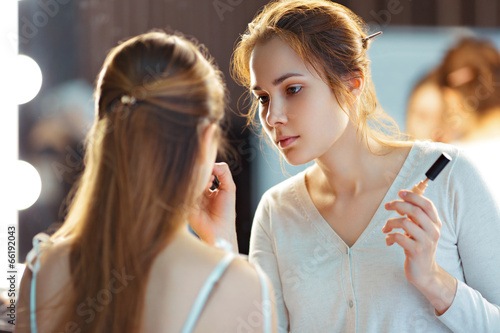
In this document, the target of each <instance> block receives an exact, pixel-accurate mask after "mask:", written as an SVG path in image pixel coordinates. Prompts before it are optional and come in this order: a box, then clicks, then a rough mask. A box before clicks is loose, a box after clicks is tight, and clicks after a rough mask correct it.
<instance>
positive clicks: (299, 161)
mask: <svg viewBox="0 0 500 333" xmlns="http://www.w3.org/2000/svg"><path fill="white" fill-rule="evenodd" d="M281 156H283V158H284V159H285V161H286V162H287V163H288V164H290V165H293V166H299V165H304V164H307V163H309V162H311V161H312V160H314V158H312V157H310V156H304V155H300V154H293V153H291V152H290V153H287V154H284V153H282V154H281Z"/></svg>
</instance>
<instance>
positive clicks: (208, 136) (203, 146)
mask: <svg viewBox="0 0 500 333" xmlns="http://www.w3.org/2000/svg"><path fill="white" fill-rule="evenodd" d="M216 131H217V124H214V123H210V124H209V125H207V126H205V128H204V129H203V133H202V134H201V138H200V140H201V142H200V158H201V160H202V161H203V162H205V161H206V160H207V158H212V154H213V150H214V140H215V132H216ZM215 151H217V149H216V148H215Z"/></svg>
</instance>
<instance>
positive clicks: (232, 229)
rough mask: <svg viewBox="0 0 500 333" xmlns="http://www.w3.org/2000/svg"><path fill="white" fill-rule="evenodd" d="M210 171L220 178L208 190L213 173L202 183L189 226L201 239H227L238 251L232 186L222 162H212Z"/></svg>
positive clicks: (226, 166) (234, 198) (209, 240)
mask: <svg viewBox="0 0 500 333" xmlns="http://www.w3.org/2000/svg"><path fill="white" fill-rule="evenodd" d="M212 174H213V175H215V176H217V178H218V179H219V181H220V185H219V187H218V188H217V189H216V190H214V191H211V190H210V187H211V186H212V181H213V180H214V176H213V175H212V177H211V178H210V181H209V183H208V184H207V185H206V188H205V191H204V192H203V194H202V196H201V198H200V200H199V202H198V204H197V205H196V206H195V207H193V209H192V211H191V214H190V217H189V225H190V226H191V228H192V229H193V230H194V232H195V233H196V234H197V235H198V236H199V237H200V238H201V239H202V240H203V241H205V242H207V243H209V244H214V243H215V241H216V239H217V238H223V239H225V240H227V241H228V242H229V243H231V245H232V246H233V250H234V251H236V252H237V251H238V244H237V239H236V226H235V221H236V185H235V184H234V181H233V177H232V176H231V171H230V170H229V166H228V165H227V164H226V163H215V165H214V169H213V171H212Z"/></svg>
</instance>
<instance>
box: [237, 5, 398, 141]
mask: <svg viewBox="0 0 500 333" xmlns="http://www.w3.org/2000/svg"><path fill="white" fill-rule="evenodd" d="M367 32H368V29H367V27H366V25H365V24H364V22H363V21H362V19H361V18H359V17H358V16H356V15H355V14H354V13H353V12H352V11H350V10H349V9H348V8H346V7H344V6H342V5H339V4H337V3H334V2H330V1H326V0H286V1H285V0H283V1H273V2H271V3H269V4H267V5H266V6H265V7H264V8H263V9H262V11H261V12H260V13H258V14H257V16H255V18H254V19H253V20H252V22H251V23H249V24H248V28H247V30H246V32H245V33H244V34H243V35H242V37H241V40H240V41H239V42H238V44H237V46H236V48H235V51H234V53H233V57H232V60H231V74H232V76H233V78H234V79H235V80H236V81H237V82H238V83H239V84H240V85H242V86H244V87H246V88H247V89H249V88H250V64H249V63H250V56H251V53H252V50H253V49H254V47H255V45H256V44H258V43H261V42H265V41H267V40H269V39H271V38H274V37H279V38H281V39H282V40H283V41H285V42H286V43H287V44H288V45H289V46H290V47H291V48H292V49H293V50H294V51H295V52H296V53H297V54H298V55H299V56H300V57H301V59H302V60H303V61H304V63H306V64H309V65H311V66H312V68H313V69H314V70H315V71H316V72H317V73H318V74H320V77H322V78H323V80H324V81H325V83H326V84H328V86H329V87H330V88H331V89H332V90H333V92H334V93H335V96H336V98H337V100H338V102H339V104H340V105H341V106H345V105H352V104H353V103H354V101H355V97H354V96H353V95H352V93H351V91H350V89H349V87H348V86H347V84H346V82H345V77H346V76H349V75H358V76H359V75H361V76H362V77H363V78H364V80H365V88H364V90H363V92H362V94H361V96H360V97H359V102H358V105H359V108H358V110H357V112H353V113H352V114H351V113H349V112H346V113H347V115H348V116H349V117H350V119H351V121H352V122H353V123H354V124H355V125H356V127H357V129H358V132H361V134H362V135H363V136H364V138H365V139H368V138H371V139H373V140H375V141H376V142H378V143H380V144H382V145H383V146H388V147H399V146H402V145H405V144H403V143H402V142H400V141H397V140H401V139H403V136H402V135H401V133H400V131H399V128H398V126H397V124H396V122H395V121H394V120H393V119H392V118H391V117H389V115H387V114H386V113H385V112H384V111H383V110H382V108H381V107H380V106H379V104H378V101H377V97H376V94H375V88H374V86H373V82H372V79H371V74H370V60H369V58H368V55H367V49H368V41H367V40H366V39H365V37H367ZM249 95H250V94H249ZM250 98H252V97H250ZM258 108H259V103H258V101H257V99H255V98H253V99H252V102H251V106H250V111H249V112H248V114H247V125H255V113H256V111H257V110H258ZM344 111H345V110H344ZM366 141H367V142H368V140H366Z"/></svg>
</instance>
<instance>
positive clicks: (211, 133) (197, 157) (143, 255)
mask: <svg viewBox="0 0 500 333" xmlns="http://www.w3.org/2000/svg"><path fill="white" fill-rule="evenodd" d="M225 94H226V92H225V86H224V83H223V80H222V76H221V73H220V71H219V70H218V69H217V68H216V67H215V65H214V63H213V61H212V59H211V58H210V57H209V56H208V55H207V54H206V52H205V51H204V50H203V49H202V48H201V47H199V46H197V45H196V44H195V43H194V42H191V41H188V40H187V39H185V38H183V37H180V36H175V35H168V34H165V33H163V32H151V33H147V34H143V35H140V36H137V37H134V38H132V39H129V40H127V41H126V42H124V43H122V44H120V45H119V46H117V47H115V48H114V49H113V50H112V51H111V52H110V53H109V54H108V56H107V58H106V60H105V62H104V65H103V68H102V70H101V73H100V75H99V78H98V82H97V88H96V93H95V97H96V118H95V122H94V125H93V128H92V130H91V133H90V134H89V136H88V141H87V152H86V159H85V162H86V166H85V171H84V174H83V176H82V179H81V181H80V184H79V186H78V189H77V191H76V193H75V196H74V198H73V201H72V204H71V206H70V210H69V214H68V217H67V220H66V221H65V223H64V225H63V226H62V227H61V229H59V230H58V231H57V232H56V233H55V234H54V235H53V236H52V237H50V238H49V237H48V236H47V235H43V234H42V235H38V236H36V237H35V239H34V249H33V251H32V252H31V253H30V255H29V256H28V259H27V264H28V267H29V269H27V270H26V273H25V275H24V277H23V280H22V285H21V299H20V301H19V306H18V308H19V309H20V312H19V313H18V321H17V326H16V332H29V331H31V332H40V333H45V332H120V333H123V332H155V333H157V332H237V331H238V330H242V329H245V330H246V331H251V332H271V331H273V327H274V326H275V323H274V321H273V319H272V313H273V309H272V307H271V303H272V302H271V301H270V298H269V297H270V292H269V286H268V285H267V282H266V279H265V277H264V276H263V275H262V274H261V273H260V271H258V270H256V269H255V268H254V267H252V266H251V265H249V264H248V263H247V262H246V261H245V260H243V259H240V258H238V257H237V256H236V255H235V254H234V253H232V252H225V251H223V250H220V249H218V248H216V247H213V246H211V245H210V244H205V243H204V242H201V241H200V240H198V239H197V238H196V237H195V236H193V235H192V234H191V233H190V232H189V231H188V229H187V224H188V223H193V224H196V225H198V226H203V225H204V224H211V225H215V226H217V225H221V226H224V225H225V224H233V225H234V218H235V213H234V201H235V200H234V199H235V185H234V183H233V180H232V178H231V174H230V171H229V168H228V166H227V165H226V164H224V163H217V164H215V159H216V154H217V150H218V148H219V147H220V146H221V145H222V143H223V141H224V138H223V136H222V133H221V126H220V124H221V121H222V120H223V118H224V110H225ZM213 175H215V176H217V177H218V179H219V180H220V186H219V187H218V189H215V190H210V189H209V188H210V186H211V184H212V180H213V179H214V176H213ZM200 230H202V229H200ZM207 241H209V242H212V243H213V242H215V241H216V239H215V238H214V239H207ZM256 318H258V319H259V320H256Z"/></svg>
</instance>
